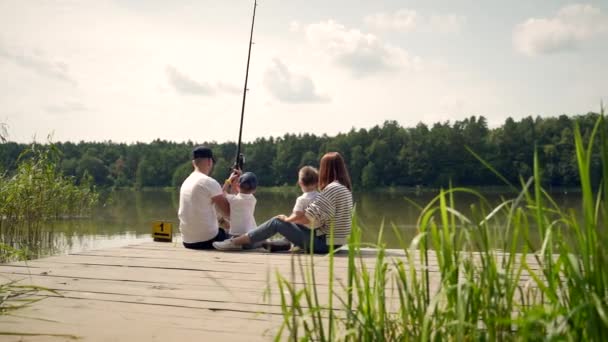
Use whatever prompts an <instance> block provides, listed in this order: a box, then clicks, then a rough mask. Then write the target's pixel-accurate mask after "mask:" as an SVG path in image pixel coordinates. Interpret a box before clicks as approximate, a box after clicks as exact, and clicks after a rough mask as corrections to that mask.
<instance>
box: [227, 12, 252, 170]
mask: <svg viewBox="0 0 608 342" xmlns="http://www.w3.org/2000/svg"><path fill="white" fill-rule="evenodd" d="M256 7H258V2H257V0H254V2H253V18H252V19H251V34H250V35H249V51H248V52H247V70H246V71H245V86H244V87H243V105H242V107H241V126H240V128H239V141H238V145H237V148H236V158H235V161H234V166H233V169H239V170H243V164H244V163H245V157H244V156H243V153H241V137H242V136H243V118H244V117H245V99H246V98H247V91H248V90H249V89H247V81H248V79H249V61H250V60H251V46H252V45H253V25H254V24H255V9H256Z"/></svg>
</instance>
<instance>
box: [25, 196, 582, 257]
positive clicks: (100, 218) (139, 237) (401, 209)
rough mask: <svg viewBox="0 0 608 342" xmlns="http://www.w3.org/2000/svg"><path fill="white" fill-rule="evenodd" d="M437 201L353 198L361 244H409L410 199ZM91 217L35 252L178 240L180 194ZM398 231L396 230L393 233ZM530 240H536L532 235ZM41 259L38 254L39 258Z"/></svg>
mask: <svg viewBox="0 0 608 342" xmlns="http://www.w3.org/2000/svg"><path fill="white" fill-rule="evenodd" d="M297 196H299V193H298V192H297V191H295V190H291V189H288V191H285V192H278V191H259V192H258V193H257V194H256V197H257V199H258V202H257V207H256V215H255V216H256V221H257V223H258V224H259V223H262V222H264V221H265V220H267V219H268V218H270V217H272V216H274V215H277V214H286V215H287V214H289V213H290V212H291V210H292V207H293V204H294V202H295V199H296V197H297ZM434 196H436V193H433V192H420V193H415V192H405V191H382V192H362V191H357V192H355V193H354V199H355V204H356V213H357V218H358V220H359V223H360V225H361V226H362V228H363V240H364V241H365V242H370V243H373V242H376V241H377V237H378V231H379V229H380V227H381V226H382V224H383V222H384V227H385V229H384V238H383V241H384V242H385V243H386V245H387V247H389V248H398V247H399V242H398V241H399V239H398V238H397V236H396V234H395V231H394V229H396V230H397V231H398V233H399V235H400V236H401V238H402V239H403V240H404V241H405V242H407V243H409V241H410V240H411V239H412V238H413V237H414V236H415V235H416V221H417V219H418V216H419V214H420V210H419V209H417V207H416V206H415V205H413V204H411V203H410V202H409V201H407V200H406V197H407V198H409V199H410V200H412V201H414V202H416V203H418V204H420V205H422V206H424V205H426V204H427V203H429V201H431V199H432V198H433V197H434ZM484 196H485V197H486V198H487V199H488V201H489V202H491V203H493V204H494V205H496V204H498V203H500V202H501V197H504V198H514V197H516V194H514V193H504V192H503V193H500V192H493V193H486V194H484ZM553 197H554V199H555V200H556V202H557V203H558V205H560V206H561V208H562V209H565V208H574V209H576V210H578V209H579V207H580V193H577V192H575V193H572V192H570V193H565V192H559V193H554V194H553ZM456 200H457V201H456V203H457V209H458V210H461V211H463V212H465V213H466V212H467V211H468V209H469V208H470V206H471V205H472V204H475V205H478V203H479V201H478V200H476V199H475V198H474V197H473V196H470V195H459V196H458V197H457V198H456ZM102 202H103V203H102V204H100V206H99V208H97V210H96V211H95V213H94V215H93V216H92V217H91V218H87V219H73V220H66V221H59V222H55V223H54V224H52V226H50V227H49V229H48V231H45V232H43V234H42V235H41V236H40V237H37V238H36V239H35V240H36V241H37V242H36V246H32V247H31V250H32V252H33V253H35V251H36V250H39V251H41V252H40V253H39V255H48V254H61V253H68V252H72V253H73V252H78V251H82V250H90V249H99V248H107V247H113V246H122V245H126V244H129V243H134V242H137V241H145V240H151V237H150V232H151V226H152V222H153V221H155V220H166V221H171V222H174V229H175V231H176V235H178V233H179V231H178V220H177V207H178V203H179V194H178V193H177V191H167V190H142V191H135V190H120V191H115V192H113V193H110V194H109V195H108V196H106V199H105V200H103V201H102ZM393 227H394V228H393ZM531 235H533V236H532V239H533V240H536V239H535V237H534V234H531ZM35 254H38V253H35Z"/></svg>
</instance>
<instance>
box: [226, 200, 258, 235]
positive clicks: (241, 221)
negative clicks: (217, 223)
mask: <svg viewBox="0 0 608 342" xmlns="http://www.w3.org/2000/svg"><path fill="white" fill-rule="evenodd" d="M226 199H227V200H228V203H230V231H229V233H230V235H243V234H246V233H247V232H249V231H250V230H252V229H254V228H256V227H257V224H256V223H255V217H254V216H253V213H254V212H255V203H256V202H257V200H256V199H255V196H253V194H242V193H238V194H236V195H230V194H229V195H226Z"/></svg>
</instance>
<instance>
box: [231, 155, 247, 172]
mask: <svg viewBox="0 0 608 342" xmlns="http://www.w3.org/2000/svg"><path fill="white" fill-rule="evenodd" d="M243 166H245V156H244V155H243V154H242V153H239V155H238V156H237V157H236V161H235V162H234V165H232V167H231V168H230V172H232V171H234V170H239V171H243Z"/></svg>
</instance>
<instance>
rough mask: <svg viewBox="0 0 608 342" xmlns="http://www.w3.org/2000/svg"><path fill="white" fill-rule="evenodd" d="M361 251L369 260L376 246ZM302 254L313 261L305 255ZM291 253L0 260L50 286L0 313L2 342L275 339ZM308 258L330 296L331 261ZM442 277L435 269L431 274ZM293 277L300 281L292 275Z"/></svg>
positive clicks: (149, 252)
mask: <svg viewBox="0 0 608 342" xmlns="http://www.w3.org/2000/svg"><path fill="white" fill-rule="evenodd" d="M387 252H388V253H389V254H391V251H387ZM394 253H395V255H398V254H399V253H398V252H394ZM346 254H347V253H346V252H342V253H341V255H338V257H336V258H334V265H335V267H334V270H335V271H334V273H335V279H336V280H337V282H341V281H342V282H343V281H345V279H346V275H347V261H348V260H347V257H346ZM363 254H369V255H368V256H364V257H363V258H364V261H369V264H370V267H372V268H373V262H374V259H375V255H374V254H375V253H373V252H370V253H363ZM300 258H301V260H304V262H305V263H308V264H309V263H310V262H311V260H310V258H311V257H310V256H308V255H301V256H300ZM291 260H292V254H291V253H265V252H259V251H247V252H232V253H226V252H217V251H194V250H187V249H185V248H183V247H182V246H181V244H179V243H162V242H146V243H143V244H137V245H129V246H125V247H120V248H111V249H103V250H91V251H86V252H82V253H75V254H70V255H61V256H53V257H48V258H43V259H38V260H32V261H28V262H16V263H10V264H0V277H1V278H2V280H0V283H5V282H6V281H9V280H19V283H18V284H21V285H38V286H42V287H45V288H48V289H51V290H53V291H55V293H48V292H44V293H42V294H43V295H44V298H42V299H41V300H40V301H38V302H36V303H33V304H31V305H29V306H27V307H25V308H21V309H19V310H16V311H13V312H12V313H11V314H10V315H4V316H0V332H1V333H2V335H0V340H2V341H5V340H6V341H71V340H84V341H180V342H183V341H248V342H252V341H271V340H272V339H273V337H274V336H275V334H276V332H277V330H278V328H279V327H280V326H281V323H282V319H283V318H282V315H281V307H280V300H279V296H278V287H277V285H276V284H277V282H276V275H277V272H279V273H280V274H282V275H283V276H285V277H287V278H288V279H290V277H292V275H291V271H290V270H291V262H292V261H291ZM313 260H314V265H315V270H316V274H317V283H318V285H319V288H320V290H319V294H320V296H321V297H322V298H325V299H326V297H328V292H329V291H328V289H327V284H328V282H327V279H328V264H329V259H328V257H327V256H323V255H319V256H314V259H313ZM366 263H367V262H366ZM431 264H432V265H431V268H436V267H437V266H436V262H435V261H431ZM294 273H295V272H294ZM438 276H439V275H438V273H437V272H432V273H431V282H435V283H437V281H438ZM295 281H296V283H299V284H303V279H302V278H301V277H300V276H298V275H296V276H295Z"/></svg>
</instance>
